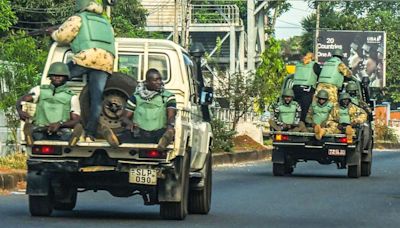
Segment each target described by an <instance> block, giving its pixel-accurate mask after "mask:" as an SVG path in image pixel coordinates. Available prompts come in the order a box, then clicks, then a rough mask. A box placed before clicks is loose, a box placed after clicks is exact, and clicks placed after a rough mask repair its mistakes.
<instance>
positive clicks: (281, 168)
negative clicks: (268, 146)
mask: <svg viewBox="0 0 400 228" xmlns="http://www.w3.org/2000/svg"><path fill="white" fill-rule="evenodd" d="M272 173H273V174H274V176H284V175H285V173H286V166H285V164H280V163H273V164H272Z"/></svg>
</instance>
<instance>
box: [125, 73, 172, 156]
mask: <svg viewBox="0 0 400 228" xmlns="http://www.w3.org/2000/svg"><path fill="white" fill-rule="evenodd" d="M161 78H162V77H161V74H160V72H159V71H158V70H156V69H149V70H148V71H147V73H146V81H145V82H144V83H140V84H139V85H138V87H137V88H136V91H135V93H134V94H133V95H132V96H131V97H130V98H129V100H128V104H127V107H126V109H125V112H124V117H123V118H122V123H123V125H125V126H126V130H125V131H124V132H122V133H121V134H120V140H121V142H142V143H158V149H161V150H163V149H165V148H166V147H167V146H168V145H169V144H170V143H171V142H172V141H173V139H174V136H175V115H176V100H175V95H174V94H173V93H171V92H169V91H167V90H165V89H164V85H163V82H162V79H161Z"/></svg>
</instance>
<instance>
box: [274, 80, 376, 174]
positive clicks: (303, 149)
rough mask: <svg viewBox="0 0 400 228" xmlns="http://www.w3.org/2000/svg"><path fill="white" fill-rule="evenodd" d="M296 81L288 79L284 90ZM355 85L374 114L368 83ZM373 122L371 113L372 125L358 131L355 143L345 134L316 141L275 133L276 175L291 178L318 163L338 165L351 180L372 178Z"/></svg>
mask: <svg viewBox="0 0 400 228" xmlns="http://www.w3.org/2000/svg"><path fill="white" fill-rule="evenodd" d="M292 80H293V75H289V76H288V77H286V78H285V80H284V83H283V88H291V87H292ZM353 81H355V82H356V84H357V86H358V94H359V99H360V100H362V101H364V102H365V103H367V104H368V105H369V107H370V108H371V110H373V104H372V102H370V98H369V91H368V89H369V88H368V82H364V81H363V82H360V81H359V80H357V79H356V78H353ZM372 122H373V116H372V113H370V114H369V116H368V121H367V122H366V123H364V124H363V125H362V126H359V127H358V128H357V129H356V134H355V135H354V136H353V139H352V140H347V138H346V135H344V134H327V135H325V136H324V137H323V138H322V139H321V140H316V139H315V135H314V133H307V132H277V131H275V132H272V136H273V150H272V162H273V168H272V169H273V170H272V171H273V175H274V176H284V175H290V174H292V173H293V171H294V168H295V167H296V164H297V163H298V162H307V161H317V162H319V163H320V164H325V165H327V164H332V163H335V164H336V165H337V168H339V169H346V168H347V176H348V177H351V178H358V177H360V176H370V175H371V164H372V149H373V146H374V138H373V129H372Z"/></svg>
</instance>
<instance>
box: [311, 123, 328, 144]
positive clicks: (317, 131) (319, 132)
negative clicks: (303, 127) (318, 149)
mask: <svg viewBox="0 0 400 228" xmlns="http://www.w3.org/2000/svg"><path fill="white" fill-rule="evenodd" d="M314 133H315V138H316V139H317V140H321V139H322V136H324V135H325V133H326V130H325V129H323V128H321V125H319V124H317V125H315V127H314Z"/></svg>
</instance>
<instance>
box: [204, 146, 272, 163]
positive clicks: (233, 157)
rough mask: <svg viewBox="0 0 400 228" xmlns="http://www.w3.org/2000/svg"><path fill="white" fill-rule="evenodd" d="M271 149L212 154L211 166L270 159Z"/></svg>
mask: <svg viewBox="0 0 400 228" xmlns="http://www.w3.org/2000/svg"><path fill="white" fill-rule="evenodd" d="M271 155H272V149H265V150H261V151H244V152H232V153H227V152H224V153H218V154H213V156H212V157H213V165H222V164H236V163H243V162H251V161H260V160H266V159H271Z"/></svg>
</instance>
